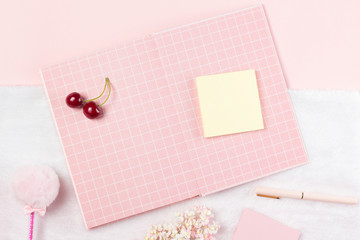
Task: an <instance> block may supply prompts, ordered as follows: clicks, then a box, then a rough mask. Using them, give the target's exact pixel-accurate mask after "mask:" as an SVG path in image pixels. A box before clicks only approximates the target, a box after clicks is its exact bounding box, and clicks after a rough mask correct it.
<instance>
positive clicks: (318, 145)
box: [0, 87, 360, 240]
mask: <svg viewBox="0 0 360 240" xmlns="http://www.w3.org/2000/svg"><path fill="white" fill-rule="evenodd" d="M290 94H291V96H292V99H293V102H294V105H295V111H296V114H297V117H298V120H299V124H300V127H301V130H302V133H303V137H304V140H305V144H306V146H307V150H308V154H309V158H310V162H309V164H307V165H305V166H302V167H298V168H295V169H292V170H288V171H286V172H282V173H279V174H276V175H273V176H270V177H266V178H264V179H261V180H258V181H255V182H251V183H248V184H244V185H241V186H238V187H235V188H232V189H230V190H226V191H223V192H220V193H216V194H212V195H210V196H207V197H203V198H197V199H193V200H189V201H185V202H181V203H178V204H175V205H172V206H168V207H164V208H161V209H159V210H154V211H151V212H148V213H145V214H141V215H139V216H135V217H131V218H128V219H125V220H122V221H118V222H114V223H111V224H107V225H105V226H102V227H98V228H95V229H92V230H85V227H84V224H83V221H82V218H81V214H80V210H79V207H78V205H77V202H76V199H75V194H74V192H73V188H72V185H71V182H70V177H69V174H68V172H67V168H66V165H65V159H64V156H63V153H62V150H61V147H60V143H59V140H58V137H57V135H56V131H55V128H54V123H53V120H52V118H51V115H50V111H49V107H48V104H47V101H46V99H45V94H44V91H43V89H42V88H41V87H2V88H0V96H1V97H2V104H1V105H2V106H1V108H0V206H1V207H0V239H2V240H8V239H26V238H27V234H28V233H27V231H28V216H24V215H23V213H22V209H23V205H22V204H21V203H19V202H18V201H16V200H15V198H14V197H13V195H12V193H11V188H10V183H11V177H12V174H13V173H14V171H15V170H16V169H17V168H18V167H20V166H23V165H26V164H47V165H49V166H51V167H52V168H53V169H54V170H55V171H56V172H57V173H58V175H59V177H60V179H61V188H60V194H59V196H58V198H57V199H56V200H55V202H54V203H53V205H51V206H50V207H49V208H48V211H47V213H46V215H45V217H42V218H41V217H39V216H36V217H35V235H34V239H36V240H48V239H52V240H56V239H67V240H72V239H77V240H81V239H86V240H102V239H106V240H110V239H118V240H128V239H129V240H132V239H134V240H135V239H143V236H144V235H145V234H144V233H145V231H146V229H147V228H148V227H150V226H151V224H155V223H165V222H172V221H174V219H175V217H174V216H173V213H174V212H175V211H178V210H185V209H189V208H191V207H192V206H194V205H196V204H206V205H207V206H210V207H212V208H213V211H214V212H215V214H216V219H217V220H218V221H219V222H220V224H221V225H222V229H221V231H220V232H219V234H218V239H224V240H227V239H231V238H232V235H233V233H234V231H235V227H236V225H237V222H238V219H239V218H240V214H241V211H242V210H243V209H244V208H252V209H254V210H256V211H258V212H261V213H263V214H265V215H267V216H269V217H272V218H274V219H276V220H278V221H280V222H282V223H285V224H287V225H289V226H291V227H293V228H297V229H299V230H300V231H301V232H302V237H301V239H304V240H310V239H313V240H315V239H316V240H318V239H327V240H330V239H334V240H335V239H336V240H339V239H342V240H346V239H351V240H355V239H360V207H359V206H360V205H343V204H331V203H322V202H311V201H299V200H292V199H281V200H274V199H265V198H259V197H256V196H255V194H254V188H255V186H257V185H265V186H274V187H275V186H276V187H282V188H294V189H303V190H308V191H320V192H321V191H322V192H334V193H337V194H342V195H354V196H356V197H358V198H360V147H359V145H360V96H359V93H358V92H340V91H290Z"/></svg>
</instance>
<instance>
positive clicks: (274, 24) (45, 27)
mask: <svg viewBox="0 0 360 240" xmlns="http://www.w3.org/2000/svg"><path fill="white" fill-rule="evenodd" d="M253 3H258V2H257V1H256V0H243V1H239V0H228V1H224V0H213V1H209V0H196V1H194V0H181V1H180V0H172V1H169V0H152V1H145V0H143V1H140V0H132V1H119V0H102V1H86V0H77V1H73V0H62V1H48V0H37V1H27V0H17V1H3V2H2V3H1V4H0V29H1V37H0V85H38V84H41V79H40V75H39V71H38V69H39V68H40V67H42V66H47V65H52V64H55V63H58V62H61V61H64V60H66V59H68V58H72V57H75V56H78V55H82V54H85V53H88V52H93V51H95V50H99V49H102V48H107V47H111V46H116V45H117V44H119V43H121V42H124V41H129V40H132V39H136V38H139V37H141V36H143V35H146V34H150V33H153V32H157V31H161V30H164V29H167V28H171V27H175V26H178V25H182V24H186V23H190V22H193V21H197V20H200V19H203V18H207V17H212V16H216V15H219V14H223V13H226V12H230V11H234V10H238V9H240V8H243V7H247V6H249V5H252V4H253ZM262 3H263V4H264V7H265V10H266V13H267V17H268V21H269V23H270V27H271V29H272V33H273V36H274V40H275V44H276V46H277V49H278V52H279V55H280V60H281V62H282V65H283V69H284V74H285V77H286V79H287V83H288V87H290V88H298V89H303V88H322V89H323V88H326V89H328V88H332V89H347V90H349V89H352V90H360V79H359V68H358V66H359V58H358V57H359V56H360V32H359V28H360V14H358V10H359V9H360V1H357V0H344V1H337V0H327V1H325V0H321V1H319V0H318V1H313V0H302V1H300V0H292V1H290V0H263V1H262Z"/></svg>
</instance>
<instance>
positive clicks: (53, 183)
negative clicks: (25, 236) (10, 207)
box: [13, 166, 60, 240]
mask: <svg viewBox="0 0 360 240" xmlns="http://www.w3.org/2000/svg"><path fill="white" fill-rule="evenodd" d="M59 188H60V182H59V177H58V176H57V175H56V173H55V172H54V170H52V169H51V168H50V167H47V166H27V167H23V168H21V169H19V170H18V171H16V173H15V175H14V178H13V191H14V194H15V196H16V197H17V198H18V199H19V200H20V201H22V202H23V203H24V204H25V207H24V214H25V215H26V214H30V229H29V240H32V239H33V229H34V215H35V213H38V214H39V215H40V216H44V215H45V213H46V207H48V206H49V205H50V204H51V203H52V202H53V201H54V200H55V198H56V197H57V195H58V193H59Z"/></svg>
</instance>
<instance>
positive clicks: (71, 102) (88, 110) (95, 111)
mask: <svg viewBox="0 0 360 240" xmlns="http://www.w3.org/2000/svg"><path fill="white" fill-rule="evenodd" d="M107 86H109V95H108V96H107V98H106V99H105V101H104V102H103V103H102V104H100V105H97V104H96V103H95V102H94V100H96V99H98V98H100V97H101V96H102V95H103V94H104V92H105V90H106V87H107ZM110 93H111V86H110V80H109V78H105V86H104V90H103V91H102V93H101V94H100V95H99V96H98V97H96V98H92V99H88V100H83V98H82V97H81V95H80V93H78V92H72V93H70V94H69V95H67V97H66V104H67V105H68V106H69V107H71V108H80V107H82V109H83V113H84V115H85V116H86V117H87V118H89V119H94V118H97V117H99V116H101V115H102V114H103V111H102V106H103V105H104V104H105V103H106V101H107V100H108V99H109V97H110Z"/></svg>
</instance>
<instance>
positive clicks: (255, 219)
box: [233, 209, 301, 240]
mask: <svg viewBox="0 0 360 240" xmlns="http://www.w3.org/2000/svg"><path fill="white" fill-rule="evenodd" d="M300 235H301V233H300V231H298V230H296V229H293V228H290V227H288V226H286V225H284V224H282V223H279V222H277V221H275V220H273V219H271V218H268V217H266V216H263V215H261V214H259V213H257V212H254V211H252V210H250V209H245V210H244V211H243V213H242V215H241V218H240V221H239V225H238V227H237V228H236V232H235V235H234V237H233V240H243V239H244V240H265V239H266V240H298V239H299V238H300Z"/></svg>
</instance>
